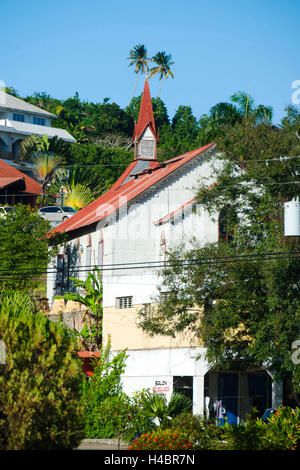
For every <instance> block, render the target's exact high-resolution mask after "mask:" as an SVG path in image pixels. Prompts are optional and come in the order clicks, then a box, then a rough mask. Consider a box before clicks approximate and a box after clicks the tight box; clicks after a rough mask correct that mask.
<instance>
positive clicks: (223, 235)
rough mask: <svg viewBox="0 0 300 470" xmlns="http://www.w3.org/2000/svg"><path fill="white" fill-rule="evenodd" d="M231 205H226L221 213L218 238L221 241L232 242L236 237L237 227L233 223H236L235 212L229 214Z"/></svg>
mask: <svg viewBox="0 0 300 470" xmlns="http://www.w3.org/2000/svg"><path fill="white" fill-rule="evenodd" d="M229 211H230V207H229V206H228V207H224V209H222V210H221V212H220V213H219V224H218V238H219V241H221V240H223V241H225V242H232V241H233V238H234V232H235V229H233V228H232V227H233V225H235V223H236V216H235V214H229Z"/></svg>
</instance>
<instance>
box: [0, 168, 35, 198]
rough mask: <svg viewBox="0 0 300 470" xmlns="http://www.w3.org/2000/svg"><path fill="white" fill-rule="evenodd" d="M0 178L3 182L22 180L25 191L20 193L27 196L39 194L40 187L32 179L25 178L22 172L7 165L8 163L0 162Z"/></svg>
mask: <svg viewBox="0 0 300 470" xmlns="http://www.w3.org/2000/svg"><path fill="white" fill-rule="evenodd" d="M0 178H1V179H3V181H7V180H8V179H10V180H11V181H12V180H13V179H15V181H17V180H20V179H22V178H23V179H24V182H25V189H24V190H22V193H28V194H41V185H40V184H39V183H38V182H37V181H35V180H34V179H32V178H30V176H27V175H26V174H25V173H22V171H19V170H17V169H16V168H14V167H13V166H11V165H9V164H8V163H6V162H4V161H3V160H0Z"/></svg>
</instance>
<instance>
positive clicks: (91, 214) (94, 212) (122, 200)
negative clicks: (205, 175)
mask: <svg viewBox="0 0 300 470" xmlns="http://www.w3.org/2000/svg"><path fill="white" fill-rule="evenodd" d="M212 146H213V144H208V145H205V146H204V147H201V148H199V149H196V150H193V151H191V152H188V153H185V154H184V155H181V156H179V157H176V158H172V159H171V160H168V161H165V162H162V163H159V162H156V165H154V166H152V167H150V168H147V169H146V170H144V171H142V172H141V173H139V174H138V175H137V176H135V177H134V176H133V177H131V178H129V175H130V173H132V171H133V170H134V168H135V166H136V165H137V164H138V160H135V161H133V162H131V163H130V165H129V167H128V168H127V169H126V170H125V172H124V173H123V175H122V176H121V177H120V178H119V180H118V181H117V182H116V183H115V184H114V185H113V186H112V187H111V188H110V189H109V190H108V191H107V192H106V193H105V194H102V196H100V197H99V198H98V199H96V200H95V201H93V202H92V203H91V204H89V205H88V206H86V207H84V208H83V209H81V210H80V211H79V212H77V213H76V214H74V215H73V216H72V217H70V218H69V219H67V220H66V221H64V222H62V223H61V224H59V225H58V226H57V227H55V228H54V229H53V230H52V231H51V233H55V232H70V231H72V230H76V229H79V228H81V227H85V226H87V225H90V224H93V223H97V222H99V221H100V220H103V219H105V217H107V216H109V215H111V214H113V213H114V212H115V211H116V210H117V209H119V208H120V207H122V206H124V205H125V204H126V203H129V202H131V201H133V200H134V199H135V198H136V197H137V196H139V195H140V194H142V193H143V192H144V191H146V190H147V189H149V188H150V187H151V186H153V185H155V184H156V183H158V182H160V181H162V180H163V179H164V178H166V177H167V176H168V175H170V174H171V173H173V172H174V171H176V170H177V169H178V168H180V167H183V166H184V165H185V164H187V163H188V162H190V161H191V160H193V158H195V157H197V156H198V155H200V154H202V153H203V152H205V150H207V149H209V148H211V147H212ZM127 178H129V180H128V181H126V179H127Z"/></svg>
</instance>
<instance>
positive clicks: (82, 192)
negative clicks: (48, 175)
mask: <svg viewBox="0 0 300 470" xmlns="http://www.w3.org/2000/svg"><path fill="white" fill-rule="evenodd" d="M87 178H88V173H87V172H86V171H85V168H80V167H78V166H74V167H73V168H72V169H71V170H66V169H65V168H59V169H58V170H57V171H56V174H55V179H56V183H57V186H58V187H59V188H60V194H62V195H63V196H62V199H63V203H64V205H66V206H70V207H73V209H75V210H80V209H82V208H83V207H85V206H87V205H88V204H90V203H91V202H92V201H93V200H94V197H93V194H92V191H91V189H90V188H89V187H87V186H86V185H85V181H86V180H87Z"/></svg>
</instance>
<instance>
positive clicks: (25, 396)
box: [0, 291, 83, 450]
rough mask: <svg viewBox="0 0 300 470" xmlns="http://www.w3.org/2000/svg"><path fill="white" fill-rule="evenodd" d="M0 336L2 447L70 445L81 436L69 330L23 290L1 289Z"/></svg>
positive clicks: (77, 369) (77, 375) (77, 367)
mask: <svg viewBox="0 0 300 470" xmlns="http://www.w3.org/2000/svg"><path fill="white" fill-rule="evenodd" d="M0 339H1V340H2V341H4V343H5V345H6V363H5V364H4V365H0V448H1V449H3V450H4V449H7V450H53V449H61V450H63V449H74V448H75V447H76V446H78V444H79V443H80V441H81V439H82V437H83V433H82V405H81V402H80V400H79V390H80V382H81V379H80V371H81V365H80V362H79V359H78V357H77V355H76V351H75V341H74V338H73V336H72V335H71V333H70V331H69V330H67V329H66V328H65V327H64V326H63V325H62V324H60V323H54V322H51V321H49V320H48V319H47V318H46V317H45V315H44V314H42V313H40V312H36V311H35V309H34V307H33V305H32V303H31V300H30V297H28V296H26V295H25V294H24V293H22V292H18V291H14V292H13V293H7V292H4V291H2V292H1V294H0Z"/></svg>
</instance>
